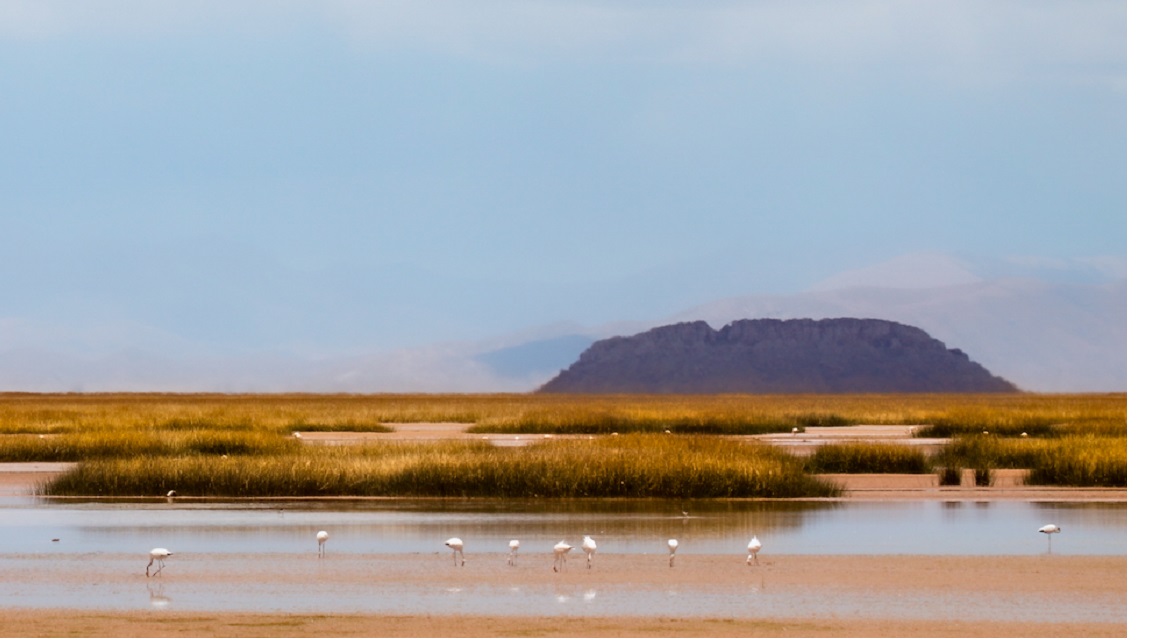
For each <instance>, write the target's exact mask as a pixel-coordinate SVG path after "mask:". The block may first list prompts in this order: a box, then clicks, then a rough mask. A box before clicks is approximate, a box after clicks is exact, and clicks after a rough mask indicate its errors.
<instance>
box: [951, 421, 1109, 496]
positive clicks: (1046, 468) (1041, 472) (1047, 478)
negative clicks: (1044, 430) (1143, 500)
mask: <svg viewBox="0 0 1151 640" xmlns="http://www.w3.org/2000/svg"><path fill="white" fill-rule="evenodd" d="M934 461H935V462H936V463H937V464H939V465H941V466H944V467H966V468H970V469H975V470H976V471H977V472H978V471H980V470H987V469H1030V470H1031V473H1030V474H1029V475H1028V480H1027V482H1028V483H1029V484H1039V485H1062V486H1080V487H1093V486H1100V487H1125V486H1127V438H1126V437H1113V436H1105V435H1104V436H1097V435H1068V436H1063V437H1059V438H1050V439H1043V438H1036V439H1031V438H999V437H996V436H993V435H991V434H988V435H982V434H980V435H978V436H962V437H959V438H956V439H954V440H952V441H951V442H950V443H949V444H947V445H946V446H945V447H944V448H943V449H941V450H940V451H939V453H937V454H936V456H935V459H934Z"/></svg>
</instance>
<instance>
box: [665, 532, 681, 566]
mask: <svg viewBox="0 0 1151 640" xmlns="http://www.w3.org/2000/svg"><path fill="white" fill-rule="evenodd" d="M678 548H679V540H676V539H675V538H672V539H671V540H668V541H667V551H668V554H669V555H668V558H667V566H669V567H674V566H675V550H676V549H678Z"/></svg>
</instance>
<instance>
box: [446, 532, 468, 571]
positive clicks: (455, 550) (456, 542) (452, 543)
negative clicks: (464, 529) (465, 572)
mask: <svg viewBox="0 0 1151 640" xmlns="http://www.w3.org/2000/svg"><path fill="white" fill-rule="evenodd" d="M444 544H445V545H447V546H449V547H451V548H452V564H456V554H459V556H460V562H459V566H461V567H462V566H464V562H465V560H464V541H463V540H460V539H459V538H448V539H447V541H446V542H444Z"/></svg>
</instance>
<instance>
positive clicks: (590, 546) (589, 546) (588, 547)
mask: <svg viewBox="0 0 1151 640" xmlns="http://www.w3.org/2000/svg"><path fill="white" fill-rule="evenodd" d="M580 548H581V549H583V551H584V553H586V554H587V568H588V569H591V557H592V556H594V555H595V550H596V544H595V540H592V539H591V536H584V537H583V544H581V545H580Z"/></svg>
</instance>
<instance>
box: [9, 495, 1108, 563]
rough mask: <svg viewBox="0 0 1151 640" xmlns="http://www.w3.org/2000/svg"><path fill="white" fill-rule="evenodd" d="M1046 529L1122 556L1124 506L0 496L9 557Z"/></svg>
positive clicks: (1060, 543) (924, 541)
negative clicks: (320, 538)
mask: <svg viewBox="0 0 1151 640" xmlns="http://www.w3.org/2000/svg"><path fill="white" fill-rule="evenodd" d="M684 510H686V511H687V512H688V515H687V516H684V515H683V513H682V512H683V511H684ZM1049 522H1053V523H1057V524H1059V525H1060V526H1061V527H1062V529H1063V531H1062V533H1060V534H1056V535H1055V536H1054V537H1053V539H1052V540H1050V544H1051V547H1052V550H1053V551H1056V552H1058V553H1064V554H1068V555H1126V554H1127V505H1126V503H1079V502H1076V503H1049V502H1034V503H1032V502H969V501H967V502H936V501H924V502H850V503H843V502H798V503H791V502H789V503H781V502H715V503H678V502H676V503H670V502H663V501H601V502H567V503H561V504H548V503H541V502H538V501H494V500H482V501H480V500H472V501H468V500H446V501H427V500H422V501H420V500H413V501H372V500H339V501H308V502H237V501H219V502H204V501H190V500H188V501H185V500H173V501H171V502H168V501H163V500H161V501H151V502H69V501H61V500H53V501H46V502H40V501H34V500H8V501H0V539H3V540H5V541H6V545H5V549H4V550H5V552H7V553H36V552H43V551H52V552H68V553H87V552H109V553H115V552H129V553H130V552H138V551H139V550H140V549H145V548H147V549H150V548H152V547H156V546H165V547H169V548H179V549H181V550H183V551H185V552H213V553H260V552H266V553H276V552H284V553H291V552H298V551H301V550H302V549H303V550H306V549H307V548H308V547H311V546H315V538H314V536H315V533H316V531H318V530H320V529H326V530H328V531H330V532H331V533H332V534H333V535H334V536H335V537H336V539H338V543H337V542H335V541H333V542H332V543H331V544H333V545H335V544H338V545H339V546H340V548H341V549H342V550H344V551H345V552H348V553H363V554H376V553H419V552H428V551H438V550H440V547H441V546H442V543H443V541H444V540H446V539H447V538H449V537H453V536H459V537H462V538H464V539H466V540H467V544H468V550H469V551H475V552H501V551H506V549H507V542H508V540H509V539H510V538H518V539H520V540H521V541H522V545H523V546H522V550H524V551H529V550H532V549H533V548H535V549H537V550H550V549H551V546H552V545H553V544H555V543H556V542H557V541H559V540H560V539H567V540H568V541H569V542H578V541H579V540H580V539H581V537H582V536H583V535H584V534H592V535H595V536H596V537H597V538H598V539H600V540H601V544H604V543H606V544H608V545H609V546H610V548H611V549H612V550H614V551H618V552H621V553H645V552H662V550H663V549H664V544H665V541H666V540H667V539H668V538H677V539H678V540H679V541H680V548H679V553H680V554H692V553H708V554H712V553H723V552H725V551H731V552H733V553H740V552H741V551H742V550H743V549H744V547H745V545H746V543H747V540H748V539H749V538H750V537H751V536H752V535H756V536H758V537H759V538H760V540H761V541H763V544H764V553H769V554H823V555H825V554H853V555H874V554H915V555H1028V554H1036V553H1046V552H1047V550H1048V549H1047V547H1048V542H1049V541H1048V539H1047V536H1045V535H1043V534H1040V533H1038V529H1039V527H1041V526H1043V525H1044V524H1047V523H1049ZM337 533H338V535H336V534H337ZM53 538H59V539H60V540H61V541H62V543H52V542H51V540H52V539H53ZM65 543H66V544H65Z"/></svg>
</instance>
